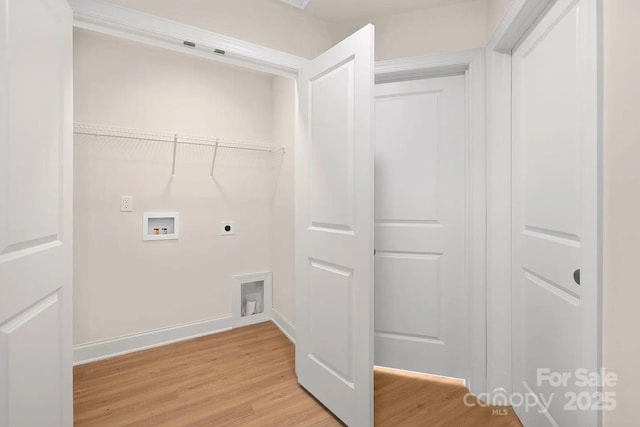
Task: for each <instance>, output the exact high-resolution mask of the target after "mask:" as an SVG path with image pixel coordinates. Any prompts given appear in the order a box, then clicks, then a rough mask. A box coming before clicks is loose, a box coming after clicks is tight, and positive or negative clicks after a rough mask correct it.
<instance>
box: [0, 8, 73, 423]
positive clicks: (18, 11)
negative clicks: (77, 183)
mask: <svg viewBox="0 0 640 427" xmlns="http://www.w3.org/2000/svg"><path fill="white" fill-rule="evenodd" d="M0 4H1V5H2V6H1V7H0V21H1V22H2V30H3V31H2V34H1V35H0V58H1V60H0V61H1V62H0V64H1V65H0V134H1V136H0V426H33V427H36V426H70V425H72V423H73V420H72V417H73V409H72V405H73V397H72V371H71V366H72V338H71V333H72V327H71V316H72V307H71V300H72V298H71V297H72V296H71V292H72V287H71V281H72V190H73V186H72V177H73V175H72V174H73V147H72V122H73V117H72V114H73V111H72V102H73V99H72V66H73V62H72V20H73V16H72V11H71V8H70V7H69V6H68V5H67V3H66V1H65V0H2V1H0Z"/></svg>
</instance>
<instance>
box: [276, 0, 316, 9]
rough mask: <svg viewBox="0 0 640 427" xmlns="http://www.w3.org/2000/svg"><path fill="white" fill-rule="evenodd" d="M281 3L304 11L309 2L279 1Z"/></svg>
mask: <svg viewBox="0 0 640 427" xmlns="http://www.w3.org/2000/svg"><path fill="white" fill-rule="evenodd" d="M280 1H281V2H282V3H286V4H288V5H291V6H294V7H297V8H298V9H302V10H304V8H305V7H307V5H308V4H309V2H310V1H311V0H280Z"/></svg>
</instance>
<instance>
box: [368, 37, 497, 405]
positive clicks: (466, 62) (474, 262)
mask: <svg viewBox="0 0 640 427" xmlns="http://www.w3.org/2000/svg"><path fill="white" fill-rule="evenodd" d="M462 73H464V74H465V76H466V86H467V90H466V92H467V96H466V103H467V120H468V126H467V149H468V150H467V151H468V166H469V173H468V175H467V188H468V198H467V200H468V206H467V215H466V217H467V223H468V224H469V225H468V227H469V229H468V241H467V248H468V249H467V254H468V256H467V265H468V279H469V280H468V285H469V293H468V295H469V305H468V306H469V343H468V346H469V349H468V352H467V354H468V355H469V361H468V363H469V369H468V372H469V376H468V378H467V380H468V381H467V383H468V386H469V388H470V390H471V391H472V392H473V393H476V394H479V393H483V392H485V391H486V390H487V388H486V387H487V383H486V375H487V360H486V349H487V345H486V337H487V329H486V318H487V313H486V227H487V225H486V224H487V207H486V206H487V205H486V175H487V171H486V138H485V120H486V116H485V109H486V101H485V52H484V49H473V50H466V51H462V52H453V53H445V54H439V55H430V56H424V57H415V58H405V59H397V60H390V61H380V62H378V63H376V83H383V82H390V81H398V80H407V79H416V78H427V77H435V76H441V75H446V74H462Z"/></svg>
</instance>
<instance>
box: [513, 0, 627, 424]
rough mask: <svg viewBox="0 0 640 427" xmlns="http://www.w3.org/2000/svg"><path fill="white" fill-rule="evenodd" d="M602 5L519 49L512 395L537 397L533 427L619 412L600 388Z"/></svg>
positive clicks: (590, 4) (580, 0)
mask: <svg viewBox="0 0 640 427" xmlns="http://www.w3.org/2000/svg"><path fill="white" fill-rule="evenodd" d="M597 3H598V2H597V1H596V0H577V1H574V0H559V1H558V2H557V3H555V4H554V6H553V7H552V8H551V9H550V10H549V12H548V13H547V14H546V16H545V17H544V18H542V19H541V20H540V22H539V23H538V24H537V25H536V26H535V27H534V28H533V30H532V31H531V32H530V34H529V35H528V36H526V37H525V39H524V40H523V41H522V42H521V44H520V45H519V46H518V47H517V48H516V49H515V50H514V51H513V62H512V63H513V103H512V109H513V114H512V117H513V134H512V135H513V136H512V138H513V167H512V171H513V210H512V213H513V282H512V283H513V288H512V298H513V309H512V313H513V329H512V343H513V344H512V352H513V353H512V354H513V391H514V393H519V394H520V395H523V396H526V397H527V399H526V401H527V402H528V401H530V399H531V397H533V398H534V399H531V400H532V402H533V403H535V406H534V405H521V406H519V407H518V406H516V407H515V410H516V412H517V413H518V416H519V417H520V419H521V420H522V422H523V424H524V425H526V426H528V425H531V426H540V427H543V426H558V425H560V426H580V427H595V426H598V425H601V420H600V419H601V410H602V409H603V408H604V409H611V408H612V407H615V399H613V401H612V400H611V397H613V396H603V395H602V394H601V393H600V392H601V390H599V387H598V385H597V384H596V383H597V382H600V381H594V380H595V379H597V377H598V376H599V374H600V372H599V368H600V361H599V347H600V344H599V341H600V338H599V328H600V327H599V324H600V320H599V306H600V301H599V293H600V283H599V282H600V279H599V277H600V233H601V231H600V225H599V224H600V219H599V218H601V216H600V210H599V206H600V204H601V202H600V195H599V188H600V182H601V181H600V173H601V172H600V167H599V160H598V157H599V152H600V149H601V148H600V146H599V145H600V142H599V141H598V132H599V130H598V121H599V114H598V78H599V77H598V53H597V52H598V20H597V16H598V4H597ZM554 375H555V376H557V377H558V378H559V377H560V376H562V379H561V380H559V381H551V380H550V379H549V378H554V377H553V376H554ZM586 378H590V380H589V381H585V379H586ZM601 384H602V383H600V385H601Z"/></svg>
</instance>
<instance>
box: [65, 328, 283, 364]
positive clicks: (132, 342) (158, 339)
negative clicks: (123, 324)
mask: <svg viewBox="0 0 640 427" xmlns="http://www.w3.org/2000/svg"><path fill="white" fill-rule="evenodd" d="M289 325H290V324H289ZM231 326H232V321H231V316H223V317H217V318H215V319H208V320H201V321H198V322H192V323H185V324H183V325H177V326H171V327H168V328H161V329H155V330H152V331H147V332H141V333H138V334H132V335H126V336H122V337H117V338H110V339H107V340H103V341H96V342H92V343H87V344H80V345H77V346H74V348H73V364H74V365H81V364H83V363H89V362H95V361H96V360H102V359H107V358H109V357H114V356H120V355H122V354H127V353H133V352H135V351H140V350H146V349H148V348H153V347H159V346H161V345H166V344H171V343H174V342H178V341H184V340H187V339H190V338H196V337H201V336H204V335H211V334H215V333H218V332H224V331H228V330H230V329H231ZM281 329H282V328H281ZM285 334H286V332H285Z"/></svg>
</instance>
